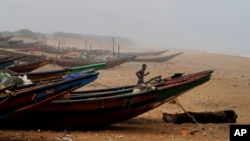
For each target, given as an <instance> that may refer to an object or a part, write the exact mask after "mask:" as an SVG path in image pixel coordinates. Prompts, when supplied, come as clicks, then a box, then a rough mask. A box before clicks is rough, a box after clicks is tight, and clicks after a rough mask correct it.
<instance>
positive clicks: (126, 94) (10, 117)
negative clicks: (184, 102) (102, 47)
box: [0, 62, 213, 129]
mask: <svg viewBox="0 0 250 141" xmlns="http://www.w3.org/2000/svg"><path fill="white" fill-rule="evenodd" d="M0 64H1V63H0ZM44 64H46V63H45V62H43V65H44ZM105 65H107V64H106V63H99V64H92V65H84V66H78V67H72V68H65V69H62V70H54V71H44V72H25V73H24V72H15V73H13V74H11V75H10V77H9V78H13V77H18V76H19V75H27V77H28V79H31V81H32V82H33V83H31V84H26V85H23V84H21V85H15V84H14V85H10V86H6V87H4V88H2V89H0V127H1V128H22V129H23V128H33V129H34V128H35V129H37V128H38V129H85V128H95V127H103V126H106V125H110V124H114V123H118V122H122V121H125V120H128V119H131V118H134V117H136V116H138V115H140V114H143V113H145V112H147V111H149V110H152V109H154V108H156V107H158V106H160V105H162V104H164V103H166V102H168V101H170V100H172V99H174V98H176V97H178V96H180V95H181V94H183V93H185V92H186V91H188V90H190V89H192V88H195V87H197V86H199V85H201V84H203V83H205V82H207V81H209V80H210V77H211V74H212V73H213V71H212V70H206V71H202V72H198V73H194V74H189V75H174V76H170V77H168V78H161V77H160V76H157V77H155V78H152V79H151V80H149V81H148V82H146V84H147V85H146V87H144V89H140V91H139V92H136V93H135V91H134V90H135V89H137V88H138V87H137V86H136V85H129V86H123V87H116V88H106V89H98V90H85V91H75V90H76V89H78V88H80V87H84V86H85V85H87V84H89V83H91V82H93V81H95V80H96V79H97V78H98V75H99V72H98V70H99V69H102V68H105ZM30 66H31V65H30ZM38 66H39V65H38ZM41 66H42V65H41ZM9 68H11V67H4V69H5V70H7V69H9ZM26 69H27V68H26ZM12 71H14V70H12ZM36 73H37V75H36V76H35V74H36ZM53 75H54V76H55V77H51V76H53ZM34 76H35V77H34ZM39 76H40V78H39ZM176 76H178V77H176ZM5 81H7V80H5Z"/></svg>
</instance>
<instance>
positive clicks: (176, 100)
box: [174, 98, 200, 126]
mask: <svg viewBox="0 0 250 141" xmlns="http://www.w3.org/2000/svg"><path fill="white" fill-rule="evenodd" d="M174 100H175V103H176V104H177V105H178V106H179V107H180V108H181V109H182V110H183V111H184V112H185V113H186V114H187V115H188V116H189V117H190V118H191V119H192V120H193V121H194V122H195V123H196V124H197V125H199V126H200V124H199V122H197V120H196V119H195V118H194V117H193V116H192V115H191V114H189V112H187V111H186V110H185V108H184V107H183V106H182V105H181V103H180V102H179V101H178V99H177V98H175V99H174Z"/></svg>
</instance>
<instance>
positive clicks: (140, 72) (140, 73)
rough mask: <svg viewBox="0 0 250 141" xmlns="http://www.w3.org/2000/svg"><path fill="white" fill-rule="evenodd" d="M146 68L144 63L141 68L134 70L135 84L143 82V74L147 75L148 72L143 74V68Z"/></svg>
mask: <svg viewBox="0 0 250 141" xmlns="http://www.w3.org/2000/svg"><path fill="white" fill-rule="evenodd" d="M146 68H147V65H146V64H143V65H142V69H141V70H139V71H137V72H136V76H137V78H138V81H137V85H139V84H142V83H144V76H147V75H148V74H149V72H147V73H146V74H145V70H146Z"/></svg>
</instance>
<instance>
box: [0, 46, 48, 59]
mask: <svg viewBox="0 0 250 141" xmlns="http://www.w3.org/2000/svg"><path fill="white" fill-rule="evenodd" d="M0 55H8V56H11V57H13V58H16V57H20V56H26V57H24V58H20V59H19V60H18V61H22V62H28V63H31V62H38V61H42V60H46V56H44V55H41V54H34V53H30V52H27V51H26V52H23V51H19V50H13V49H6V48H0Z"/></svg>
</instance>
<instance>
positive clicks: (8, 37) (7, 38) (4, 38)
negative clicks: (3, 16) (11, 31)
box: [0, 36, 14, 41]
mask: <svg viewBox="0 0 250 141" xmlns="http://www.w3.org/2000/svg"><path fill="white" fill-rule="evenodd" d="M13 37H14V36H6V37H0V41H8V40H10V39H11V38H13Z"/></svg>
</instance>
